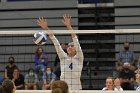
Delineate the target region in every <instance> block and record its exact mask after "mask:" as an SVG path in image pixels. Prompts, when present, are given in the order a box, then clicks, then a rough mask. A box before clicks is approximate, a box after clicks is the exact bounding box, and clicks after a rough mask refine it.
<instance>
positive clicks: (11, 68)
mask: <svg viewBox="0 0 140 93" xmlns="http://www.w3.org/2000/svg"><path fill="white" fill-rule="evenodd" d="M8 61H9V64H8V65H7V66H6V68H5V72H4V78H8V79H12V78H13V71H14V69H15V68H18V67H17V66H16V65H15V64H14V63H15V58H14V57H9V60H8Z"/></svg>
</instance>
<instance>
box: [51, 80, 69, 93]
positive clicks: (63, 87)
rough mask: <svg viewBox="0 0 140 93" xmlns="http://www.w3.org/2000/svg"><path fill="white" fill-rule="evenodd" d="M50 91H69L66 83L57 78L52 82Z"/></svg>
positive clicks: (55, 92) (53, 92) (64, 92)
mask: <svg viewBox="0 0 140 93" xmlns="http://www.w3.org/2000/svg"><path fill="white" fill-rule="evenodd" d="M51 90H52V93H69V87H68V84H67V83H66V82H65V81H62V80H57V81H54V82H53V83H52V86H51Z"/></svg>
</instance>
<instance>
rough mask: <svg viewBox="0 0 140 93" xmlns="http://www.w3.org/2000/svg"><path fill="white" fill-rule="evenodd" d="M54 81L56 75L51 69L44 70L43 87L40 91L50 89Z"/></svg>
mask: <svg viewBox="0 0 140 93" xmlns="http://www.w3.org/2000/svg"><path fill="white" fill-rule="evenodd" d="M55 79H56V75H55V74H54V73H53V69H52V68H50V67H47V68H46V72H44V75H43V87H42V89H43V90H45V89H50V86H51V84H52V82H53V81H54V80H55Z"/></svg>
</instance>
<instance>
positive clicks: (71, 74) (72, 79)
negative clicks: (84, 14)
mask: <svg viewBox="0 0 140 93" xmlns="http://www.w3.org/2000/svg"><path fill="white" fill-rule="evenodd" d="M50 38H51V40H52V42H53V43H54V46H55V49H56V51H57V54H58V56H59V59H60V66H61V76H60V79H61V80H64V81H66V82H67V84H68V86H69V89H70V90H80V89H82V86H81V81H80V77H81V71H82V68H83V59H84V58H83V52H82V49H81V47H80V44H79V41H78V39H77V37H76V36H75V37H74V38H73V42H74V47H75V48H76V52H77V53H76V55H75V56H74V57H69V56H68V55H67V53H65V52H64V51H63V49H62V48H61V46H60V43H59V42H58V40H57V39H56V38H55V36H53V37H50Z"/></svg>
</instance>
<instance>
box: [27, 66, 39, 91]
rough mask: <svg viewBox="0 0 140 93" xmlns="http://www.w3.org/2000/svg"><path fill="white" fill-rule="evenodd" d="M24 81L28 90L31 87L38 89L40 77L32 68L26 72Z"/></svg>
mask: <svg viewBox="0 0 140 93" xmlns="http://www.w3.org/2000/svg"><path fill="white" fill-rule="evenodd" d="M24 82H25V89H26V90H29V89H34V90H37V82H38V77H37V75H36V74H35V72H34V70H33V69H32V68H30V69H29V70H28V74H26V76H25V80H24Z"/></svg>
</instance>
